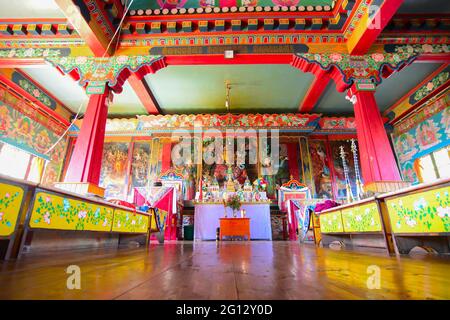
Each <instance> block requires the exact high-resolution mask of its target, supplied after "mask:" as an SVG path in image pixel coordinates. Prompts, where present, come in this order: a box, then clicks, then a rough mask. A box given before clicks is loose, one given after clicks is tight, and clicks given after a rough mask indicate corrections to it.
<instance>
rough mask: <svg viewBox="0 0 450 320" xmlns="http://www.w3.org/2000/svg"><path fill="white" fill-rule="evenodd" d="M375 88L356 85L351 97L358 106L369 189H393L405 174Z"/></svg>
mask: <svg viewBox="0 0 450 320" xmlns="http://www.w3.org/2000/svg"><path fill="white" fill-rule="evenodd" d="M374 94H375V91H360V90H357V89H356V88H355V86H352V87H351V88H350V89H349V90H348V92H347V99H348V100H350V101H351V102H352V103H353V105H354V110H355V122H356V133H357V137H358V146H359V157H360V161H361V171H362V172H361V175H362V178H363V180H364V184H365V186H366V187H367V188H366V189H368V190H371V191H375V192H376V191H389V189H390V188H389V187H386V186H387V185H389V184H392V183H394V184H395V185H397V186H398V185H399V183H398V182H400V181H401V177H400V174H399V171H398V167H397V164H396V161H395V157H394V153H393V151H392V148H391V145H390V143H389V139H388V137H387V134H386V130H385V128H384V123H383V119H382V117H381V114H380V110H379V109H378V106H377V103H376V101H375V96H374Z"/></svg>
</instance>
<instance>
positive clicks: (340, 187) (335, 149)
mask: <svg viewBox="0 0 450 320" xmlns="http://www.w3.org/2000/svg"><path fill="white" fill-rule="evenodd" d="M330 146H331V153H332V155H333V166H334V175H335V180H334V181H335V184H336V192H337V194H336V198H337V199H345V198H346V197H347V189H346V183H345V175H344V166H343V164H342V159H341V156H340V151H341V150H340V147H341V146H343V147H344V152H345V155H346V158H345V161H346V163H347V167H348V171H349V174H348V177H349V180H350V187H351V189H352V192H353V194H356V179H355V162H354V161H353V153H352V151H351V142H350V141H347V140H339V141H330Z"/></svg>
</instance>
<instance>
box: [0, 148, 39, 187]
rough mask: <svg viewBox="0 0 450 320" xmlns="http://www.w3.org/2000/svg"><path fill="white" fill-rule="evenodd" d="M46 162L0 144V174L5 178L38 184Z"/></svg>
mask: <svg viewBox="0 0 450 320" xmlns="http://www.w3.org/2000/svg"><path fill="white" fill-rule="evenodd" d="M46 162H47V161H45V160H44V159H42V158H39V157H36V156H33V155H31V154H29V153H28V152H25V151H22V150H20V149H18V148H15V147H13V146H10V145H8V144H0V174H3V175H5V176H9V177H12V178H16V179H24V180H29V181H32V182H40V181H41V177H42V171H43V168H44V166H45V163H46Z"/></svg>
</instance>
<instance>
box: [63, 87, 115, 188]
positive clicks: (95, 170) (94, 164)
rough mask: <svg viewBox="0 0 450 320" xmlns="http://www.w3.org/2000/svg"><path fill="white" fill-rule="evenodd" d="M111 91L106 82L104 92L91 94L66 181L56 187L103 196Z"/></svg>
mask: <svg viewBox="0 0 450 320" xmlns="http://www.w3.org/2000/svg"><path fill="white" fill-rule="evenodd" d="M111 100H112V92H111V91H110V89H109V87H108V86H107V85H105V90H104V92H103V93H102V94H92V95H91V96H90V97H89V103H88V105H87V108H86V113H85V115H84V118H83V123H82V125H81V130H80V133H79V135H78V139H77V141H76V144H75V148H74V150H73V153H72V157H71V159H70V162H69V166H68V167H67V173H66V177H65V179H64V183H61V184H58V185H57V186H58V187H60V188H63V189H65V190H68V191H72V192H76V193H81V194H95V195H98V196H103V195H104V190H103V188H100V187H99V186H98V184H99V181H100V170H101V165H102V156H103V144H104V140H105V127H106V119H107V116H108V104H109V102H110V101H111Z"/></svg>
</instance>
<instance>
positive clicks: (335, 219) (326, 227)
mask: <svg viewBox="0 0 450 320" xmlns="http://www.w3.org/2000/svg"><path fill="white" fill-rule="evenodd" d="M320 231H321V232H323V233H334V232H344V228H343V226H342V216H341V211H340V210H339V211H334V212H330V213H325V214H321V215H320Z"/></svg>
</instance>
